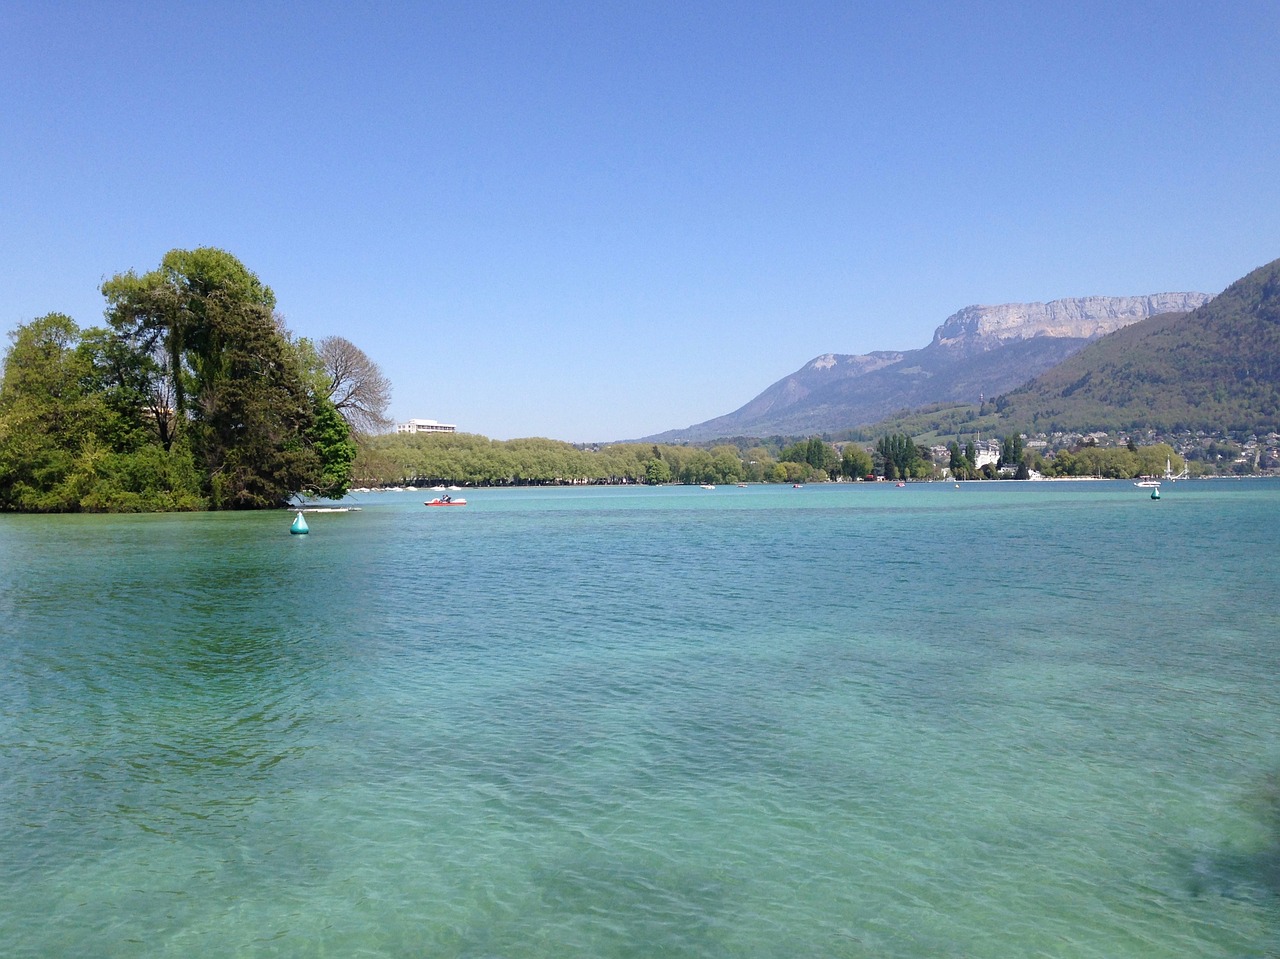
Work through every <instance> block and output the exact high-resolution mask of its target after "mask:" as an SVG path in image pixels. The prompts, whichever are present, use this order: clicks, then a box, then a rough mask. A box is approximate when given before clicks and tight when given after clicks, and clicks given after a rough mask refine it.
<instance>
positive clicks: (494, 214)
mask: <svg viewBox="0 0 1280 959" xmlns="http://www.w3.org/2000/svg"><path fill="white" fill-rule="evenodd" d="M0 43H2V44H3V46H2V48H0V49H2V50H3V56H0V329H2V330H6V331H7V330H11V329H13V328H14V327H15V326H16V325H17V324H19V323H22V322H26V321H28V320H30V319H32V318H34V317H36V316H40V315H43V314H44V313H47V312H50V311H59V312H65V313H69V314H71V315H72V316H73V317H74V318H75V319H76V320H77V321H79V322H80V323H81V324H82V325H90V324H94V323H98V322H100V321H101V316H102V308H103V303H102V299H101V296H100V294H99V292H98V287H99V286H100V284H101V282H102V281H103V279H105V278H106V277H109V276H111V275H113V274H115V273H117V272H121V271H124V270H128V269H135V270H138V271H145V270H149V269H152V268H154V267H155V266H156V265H157V264H158V263H159V261H160V259H161V257H162V256H163V255H164V253H165V252H166V251H168V250H170V249H173V248H176V247H180V248H192V247H196V246H218V247H222V248H224V249H226V250H229V251H230V252H232V253H234V254H235V255H236V256H238V257H239V258H240V259H241V260H242V261H243V262H244V263H245V264H246V265H247V266H248V267H249V268H250V269H252V270H254V271H255V272H256V273H258V275H259V276H261V277H262V279H263V280H264V281H265V282H266V283H268V284H269V285H271V286H272V288H273V289H274V290H275V292H276V295H277V298H278V301H279V305H280V309H281V310H282V312H283V313H284V314H285V316H286V319H287V321H288V324H289V326H290V328H291V329H293V330H294V331H295V332H297V333H299V334H301V335H304V336H311V337H315V338H319V337H323V336H326V335H330V334H339V335H342V336H346V337H347V338H348V339H350V340H352V341H354V342H355V343H356V344H358V345H359V346H360V347H362V348H363V349H364V350H365V351H366V352H367V353H368V354H369V355H370V356H372V357H373V358H374V359H375V360H376V361H377V362H378V363H379V364H380V365H381V367H382V369H383V370H384V372H385V373H386V374H387V375H388V376H389V377H390V378H391V380H392V383H393V385H394V399H393V401H392V406H391V410H390V412H391V413H392V415H393V416H394V417H395V418H397V419H407V418H409V417H426V418H431V419H437V420H441V421H445V422H451V423H456V424H457V425H458V427H459V428H460V429H462V430H464V431H467V432H475V433H483V434H485V435H487V436H491V437H494V438H499V439H507V438H512V437H519V436H549V437H554V438H557V439H565V440H571V441H576V442H581V441H592V440H611V439H625V438H631V437H637V436H642V435H646V434H651V433H656V432H660V431H662V430H667V429H673V428H679V427H684V426H688V425H690V424H692V423H696V422H701V421H702V420H706V419H709V418H711V417H713V416H718V415H720V414H723V413H727V412H730V411H731V410H734V409H736V408H737V407H739V406H741V405H742V404H743V403H745V402H747V401H748V400H749V399H751V398H752V397H754V396H755V395H756V394H757V393H759V392H760V391H761V390H763V389H764V388H765V387H767V386H769V385H770V384H772V383H773V382H775V381H776V380H778V379H780V378H782V377H783V376H786V375H787V374H789V373H791V372H793V371H794V370H796V369H798V368H799V367H801V366H802V365H804V364H805V363H806V362H807V361H808V360H810V359H812V358H813V357H815V356H818V355H820V354H822V353H827V352H835V353H865V352H869V351H871V350H877V349H911V348H915V347H919V346H923V345H924V344H925V343H927V342H928V340H929V339H930V337H931V336H932V333H933V330H934V328H935V327H936V326H937V325H938V324H939V323H941V322H942V321H943V320H944V319H945V318H946V317H947V316H948V315H949V314H951V313H953V312H954V311H956V310H957V309H960V308H961V307H963V306H966V305H969V304H973V303H1004V302H1015V301H1032V300H1050V299H1056V298H1059V297H1066V296H1084V295H1092V294H1107V295H1122V294H1142V293H1153V292H1163V291H1171V290H1177V291H1181V290H1200V291H1204V292H1209V293H1216V292H1218V291H1219V290H1221V289H1222V288H1223V287H1225V286H1226V285H1227V284H1229V283H1230V282H1232V281H1233V280H1235V279H1237V278H1238V277H1240V276H1242V275H1243V274H1245V273H1247V272H1248V271H1250V270H1252V269H1253V268H1255V267H1257V266H1260V265H1262V264H1263V263H1266V262H1269V261H1270V260H1272V259H1275V258H1277V257H1280V189H1277V184H1280V56H1277V54H1276V50H1277V49H1280V46H1278V44H1280V4H1276V3H1274V2H1270V0H1268V2H1247V0H1246V2H1234V3H1230V4H1224V5H1221V6H1219V5H1215V4H1204V3H1198V2H1197V3H1178V2H1161V3H1154V2H1151V3H1145V2H1138V3H1125V2H1106V3H1102V2H1099V3H1093V2H1085V3H1065V4H1064V3H1061V2H1052V3H1050V2H1043V3H1042V2H1018V3H983V2H972V3H959V2H955V3H947V2H938V3H914V2H894V3H890V2H884V3H859V2H845V3H825V2H823V3H820V2H813V3H803V2H801V3H786V4H755V3H732V4H730V3H669V4H667V3H627V4H623V3H612V2H586V3H555V2H547V3H523V4H515V3H511V4H508V3H484V2H479V3H453V4H445V3H425V2H424V3H407V2H406V3H400V2H384V3H373V2H370V3H354V4H352V3H341V4H340V3H308V4H302V3H296V4H295V3H291V4H285V3H261V4H259V3H242V4H240V3H219V4H203V3H198V2H190V3H182V4H159V3H155V4H149V3H106V2H104V3H57V2H52V3H35V2H30V3H13V2H8V0H0Z"/></svg>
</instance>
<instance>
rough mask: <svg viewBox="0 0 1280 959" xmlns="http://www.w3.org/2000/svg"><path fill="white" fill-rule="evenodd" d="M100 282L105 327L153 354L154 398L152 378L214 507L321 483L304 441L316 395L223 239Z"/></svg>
mask: <svg viewBox="0 0 1280 959" xmlns="http://www.w3.org/2000/svg"><path fill="white" fill-rule="evenodd" d="M102 292H103V295H104V296H106V298H107V303H108V310H107V317H108V320H109V321H110V323H111V325H112V328H113V329H114V330H115V331H116V332H117V334H118V335H119V336H120V337H121V339H122V340H123V341H124V342H125V343H127V344H130V346H131V348H132V349H133V350H134V351H135V353H136V354H138V355H149V356H151V357H153V358H155V359H156V367H157V368H158V370H159V371H160V372H159V374H158V376H157V377H156V379H155V380H154V381H153V382H152V383H151V384H150V388H151V390H152V393H153V401H154V400H155V399H156V398H157V397H158V396H159V391H160V389H161V387H163V389H164V390H167V392H168V395H171V396H172V399H173V433H174V438H175V439H176V438H179V437H182V436H183V435H184V433H185V434H186V439H187V442H188V443H189V446H190V448H191V449H192V451H193V452H194V453H195V456H196V459H197V461H198V462H199V463H200V464H201V466H202V468H203V471H204V473H205V475H206V477H207V490H206V492H207V494H208V495H209V497H210V500H211V504H212V505H213V506H214V507H215V508H259V507H264V506H274V505H279V504H282V503H284V502H285V501H286V500H287V499H288V498H289V496H291V495H292V494H294V493H296V492H298V491H300V490H303V489H306V488H308V487H312V486H316V485H317V484H321V485H322V480H321V478H320V477H321V473H322V471H323V469H322V464H321V462H320V457H319V456H318V455H317V453H316V452H315V450H314V449H312V448H311V447H310V445H309V444H308V442H307V434H308V432H309V431H310V430H311V429H312V427H313V426H314V424H315V408H314V404H313V403H312V402H311V400H310V398H309V397H308V394H307V391H306V388H305V386H304V383H303V379H302V371H301V370H300V367H299V364H298V361H297V355H296V353H295V352H294V351H293V350H292V349H290V347H289V344H288V342H287V340H286V338H285V336H284V335H283V334H282V332H281V330H280V328H279V326H278V324H277V321H276V318H275V315H274V308H275V294H274V293H272V292H271V289H270V287H268V286H266V285H265V284H263V283H262V281H261V280H259V279H258V277H257V275H255V274H254V273H252V272H251V271H250V270H248V269H247V268H246V267H245V266H244V265H243V264H242V263H241V262H240V261H239V260H237V259H236V258H235V257H234V256H232V255H231V254H229V253H227V252H225V251H223V250H217V249H213V248H210V247H203V248H200V249H196V250H172V251H170V252H169V253H167V254H166V255H165V257H164V259H163V260H162V261H161V264H160V267H159V268H158V269H156V270H153V271H152V272H150V273H146V274H143V275H142V276H138V275H137V274H135V273H133V272H132V271H130V272H128V273H124V274H119V275H117V276H115V277H113V278H112V279H110V280H108V281H107V282H106V283H104V284H103V287H102Z"/></svg>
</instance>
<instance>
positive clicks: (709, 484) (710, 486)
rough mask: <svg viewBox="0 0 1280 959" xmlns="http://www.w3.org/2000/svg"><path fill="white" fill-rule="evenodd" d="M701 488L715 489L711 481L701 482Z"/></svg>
mask: <svg viewBox="0 0 1280 959" xmlns="http://www.w3.org/2000/svg"><path fill="white" fill-rule="evenodd" d="M702 488H703V489H715V485H714V484H712V483H703V484H702Z"/></svg>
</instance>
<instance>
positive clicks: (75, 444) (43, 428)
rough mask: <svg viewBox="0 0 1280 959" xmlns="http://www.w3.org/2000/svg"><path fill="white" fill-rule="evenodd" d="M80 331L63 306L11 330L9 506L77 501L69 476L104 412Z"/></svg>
mask: <svg viewBox="0 0 1280 959" xmlns="http://www.w3.org/2000/svg"><path fill="white" fill-rule="evenodd" d="M79 338H80V329H79V327H78V326H76V324H75V321H74V320H72V319H71V318H70V317H69V316H65V315H63V314H61V313H50V314H48V315H47V316H42V317H40V318H39V319H36V320H32V321H31V322H30V323H27V324H25V325H23V326H20V327H18V329H17V330H15V331H14V332H13V333H12V334H11V340H12V345H11V347H10V348H9V351H8V353H7V354H6V356H5V362H4V376H3V379H0V505H3V506H5V507H7V508H9V509H24V510H36V511H45V510H64V509H75V508H77V505H78V497H76V496H75V495H74V493H73V492H72V491H70V490H68V488H67V486H68V484H67V481H68V478H69V477H70V476H71V474H72V472H73V471H74V469H75V463H76V458H77V455H78V454H79V452H80V449H81V447H82V446H83V445H84V443H85V441H86V440H88V439H89V438H90V435H91V433H92V431H93V428H94V425H95V423H96V422H97V421H98V420H99V419H100V416H101V404H100V401H99V398H98V397H97V396H96V395H95V394H93V393H92V392H91V391H89V390H87V389H86V381H87V380H88V377H89V373H90V370H89V366H88V364H87V363H86V362H85V360H84V356H83V354H82V353H81V352H80V351H79V350H78V348H77V347H78V343H79Z"/></svg>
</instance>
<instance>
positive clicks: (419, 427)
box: [396, 420, 458, 433]
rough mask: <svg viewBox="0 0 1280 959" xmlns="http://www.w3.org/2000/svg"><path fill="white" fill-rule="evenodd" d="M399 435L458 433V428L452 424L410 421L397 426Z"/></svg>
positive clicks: (432, 421) (433, 421)
mask: <svg viewBox="0 0 1280 959" xmlns="http://www.w3.org/2000/svg"><path fill="white" fill-rule="evenodd" d="M396 432H397V433H456V432H458V428H457V427H456V426H454V425H453V424H452V423H437V422H436V421H435V420H409V422H407V423H400V424H397V426H396Z"/></svg>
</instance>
